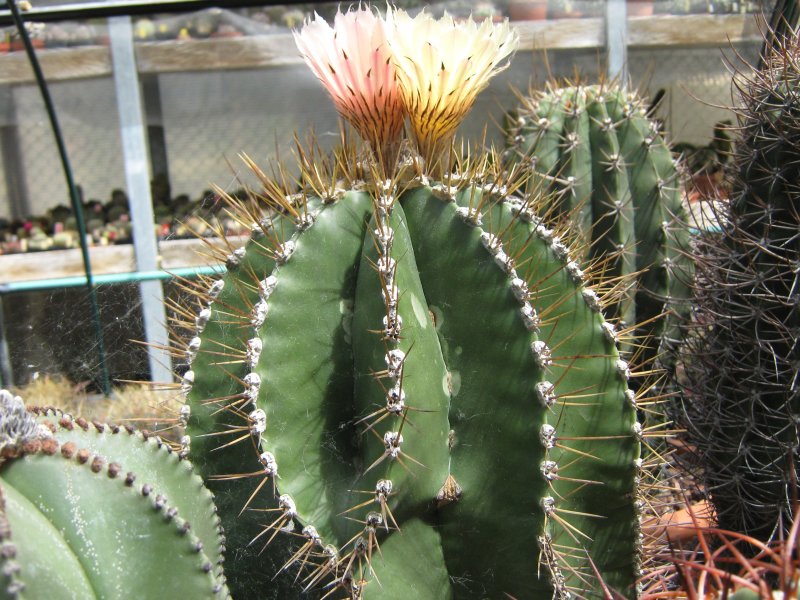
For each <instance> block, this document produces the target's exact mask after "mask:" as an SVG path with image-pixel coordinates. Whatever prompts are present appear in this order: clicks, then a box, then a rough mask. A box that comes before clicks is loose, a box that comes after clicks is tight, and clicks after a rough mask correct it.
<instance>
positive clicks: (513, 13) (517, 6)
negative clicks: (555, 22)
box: [508, 0, 547, 21]
mask: <svg viewBox="0 0 800 600" xmlns="http://www.w3.org/2000/svg"><path fill="white" fill-rule="evenodd" d="M508 17H509V18H510V19H511V20H512V21H543V20H544V19H546V18H547V0H527V1H526V0H512V1H511V2H509V3H508Z"/></svg>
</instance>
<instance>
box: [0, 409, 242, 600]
mask: <svg viewBox="0 0 800 600" xmlns="http://www.w3.org/2000/svg"><path fill="white" fill-rule="evenodd" d="M9 398H10V396H8V395H7V396H6V399H9ZM20 405H21V403H20ZM8 416H9V415H8V412H6V411H4V412H3V414H2V416H0V418H2V419H4V420H6V419H8ZM27 418H28V419H29V420H30V422H32V423H36V424H37V427H39V429H38V431H37V433H35V434H34V435H28V436H26V437H25V438H24V439H22V438H20V439H18V440H17V442H14V443H11V444H6V445H4V448H3V458H4V461H3V463H2V465H0V492H1V494H0V498H1V499H2V503H1V504H0V521H2V528H1V531H0V544H2V558H0V562H1V563H2V573H3V585H2V586H0V597H2V598H31V599H33V598H120V599H122V598H130V597H136V598H163V597H181V596H183V597H191V598H227V597H229V596H228V591H227V587H226V586H225V580H224V575H223V573H222V549H223V539H222V537H221V535H220V531H219V519H218V518H217V517H216V514H215V511H214V503H213V500H212V498H211V495H210V494H209V492H208V491H207V490H206V488H205V487H204V486H203V482H202V480H201V479H200V478H199V477H198V476H197V475H196V474H194V473H193V471H192V469H191V467H190V466H189V465H188V462H187V461H184V460H180V459H179V458H178V457H177V455H175V454H172V453H170V452H169V451H168V449H167V447H166V446H165V445H164V444H162V443H161V442H160V441H158V439H157V438H152V437H151V438H149V439H146V438H145V437H144V436H142V434H140V433H137V432H133V431H127V430H125V429H120V428H116V427H113V428H112V427H109V426H99V425H98V426H94V425H90V424H88V423H86V422H85V421H83V420H80V419H79V420H77V421H76V420H72V418H70V417H68V416H67V415H64V414H61V413H57V412H55V411H45V412H41V413H40V414H39V416H38V417H37V418H35V419H34V416H33V415H31V414H28V416H27Z"/></svg>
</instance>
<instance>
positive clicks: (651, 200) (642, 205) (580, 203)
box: [506, 84, 692, 366]
mask: <svg viewBox="0 0 800 600" xmlns="http://www.w3.org/2000/svg"><path fill="white" fill-rule="evenodd" d="M510 125H511V126H510V127H507V130H508V141H509V145H508V149H507V151H506V159H507V161H509V162H510V163H512V164H515V163H519V164H522V165H525V166H526V168H530V169H531V178H530V180H529V189H532V188H534V187H544V188H545V189H548V190H551V191H553V192H557V193H558V195H559V202H558V203H557V204H556V206H555V207H554V209H553V210H554V212H555V213H556V215H558V216H560V217H561V218H565V219H567V220H568V221H569V222H571V223H572V225H573V227H574V228H575V229H576V230H577V234H578V236H579V237H580V239H581V240H582V244H583V245H584V247H585V253H584V254H583V255H581V256H580V257H579V258H580V259H581V260H599V261H601V263H602V265H603V266H602V269H600V271H599V274H600V282H601V283H602V281H606V282H610V283H612V284H616V285H617V287H623V288H624V286H626V285H630V284H631V282H635V283H634V285H632V286H631V289H629V290H624V289H623V290H622V293H621V294H620V295H619V301H618V302H617V303H616V304H615V306H614V307H613V308H612V309H611V310H610V314H609V315H608V316H609V318H612V319H619V321H620V329H625V328H628V327H632V326H633V325H635V324H638V326H637V327H635V328H632V329H631V332H630V333H631V336H630V337H631V338H632V339H634V340H635V341H634V342H633V343H631V344H628V345H627V350H629V351H632V350H633V349H635V348H638V347H639V346H642V350H640V351H639V352H641V356H640V361H641V362H642V363H651V362H652V361H653V359H655V358H657V357H659V355H664V356H663V357H664V358H665V359H669V357H671V355H672V353H673V351H674V348H675V346H676V345H677V343H678V342H679V341H680V339H681V338H682V334H681V332H680V330H679V328H678V323H679V320H678V319H674V318H662V315H664V314H666V313H669V312H676V313H680V314H684V313H685V312H686V311H687V309H688V305H687V304H686V302H685V300H686V298H687V297H688V295H689V293H690V292H689V290H690V287H689V284H690V282H691V278H692V265H691V261H690V260H689V259H688V258H687V250H688V245H687V243H688V237H687V233H686V229H685V228H684V227H681V226H680V224H681V223H685V222H686V219H685V214H684V213H685V211H684V209H683V206H682V203H681V185H680V178H679V175H678V173H679V170H678V167H677V165H676V163H675V161H674V160H673V158H672V154H671V152H670V150H669V148H668V147H667V144H666V142H665V140H664V138H663V136H662V134H661V133H660V132H659V129H658V124H657V123H656V122H655V121H652V120H650V119H649V118H648V116H647V112H646V107H645V106H644V104H643V103H642V101H641V100H640V99H638V98H637V97H636V96H635V95H634V94H630V93H627V92H625V91H624V90H622V89H621V88H620V87H618V86H615V85H613V84H602V85H591V86H582V85H578V86H570V87H563V88H558V87H556V86H554V85H550V86H548V88H547V89H546V90H544V91H541V92H534V93H532V95H531V96H530V97H529V98H526V99H523V101H522V106H521V107H520V108H519V109H518V110H517V111H516V115H515V121H514V122H511V123H510ZM662 362H664V363H668V362H669V360H664V361H662ZM665 366H667V364H665Z"/></svg>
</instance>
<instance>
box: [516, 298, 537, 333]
mask: <svg viewBox="0 0 800 600" xmlns="http://www.w3.org/2000/svg"><path fill="white" fill-rule="evenodd" d="M519 312H520V314H521V315H522V322H523V323H525V328H526V329H527V330H528V331H534V332H535V331H538V330H539V325H541V320H540V319H539V313H537V312H536V309H535V308H533V305H532V304H531V303H530V302H528V301H527V300H525V301H524V302H523V303H522V306H521V307H520V309H519Z"/></svg>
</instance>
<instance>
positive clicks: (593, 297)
mask: <svg viewBox="0 0 800 600" xmlns="http://www.w3.org/2000/svg"><path fill="white" fill-rule="evenodd" d="M581 296H583V299H584V301H585V302H586V305H587V306H588V307H589V308H591V309H592V310H594V311H599V310H600V309H601V308H602V307H601V306H600V298H599V297H598V295H597V292H595V291H594V290H593V289H590V288H584V289H582V290H581Z"/></svg>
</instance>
